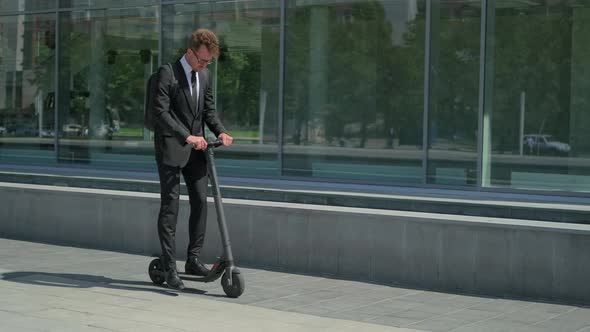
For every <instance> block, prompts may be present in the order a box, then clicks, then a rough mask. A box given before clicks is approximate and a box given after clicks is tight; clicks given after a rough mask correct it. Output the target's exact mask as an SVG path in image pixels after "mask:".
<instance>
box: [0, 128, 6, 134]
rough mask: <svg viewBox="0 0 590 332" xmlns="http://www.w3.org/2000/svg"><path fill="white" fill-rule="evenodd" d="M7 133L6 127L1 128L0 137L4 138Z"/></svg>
mask: <svg viewBox="0 0 590 332" xmlns="http://www.w3.org/2000/svg"><path fill="white" fill-rule="evenodd" d="M6 132H7V131H6V127H3V126H0V135H1V136H4V135H6Z"/></svg>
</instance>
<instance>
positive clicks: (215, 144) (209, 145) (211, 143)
mask: <svg viewBox="0 0 590 332" xmlns="http://www.w3.org/2000/svg"><path fill="white" fill-rule="evenodd" d="M222 145H223V142H222V141H221V140H218V139H216V140H214V141H207V149H212V148H217V147H220V146H222Z"/></svg>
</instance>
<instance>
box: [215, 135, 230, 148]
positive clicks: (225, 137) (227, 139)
mask: <svg viewBox="0 0 590 332" xmlns="http://www.w3.org/2000/svg"><path fill="white" fill-rule="evenodd" d="M217 138H218V139H219V140H220V141H221V142H222V143H223V145H224V146H229V145H231V144H232V143H233V141H234V138H233V137H231V136H229V135H228V134H226V133H221V134H219V136H217Z"/></svg>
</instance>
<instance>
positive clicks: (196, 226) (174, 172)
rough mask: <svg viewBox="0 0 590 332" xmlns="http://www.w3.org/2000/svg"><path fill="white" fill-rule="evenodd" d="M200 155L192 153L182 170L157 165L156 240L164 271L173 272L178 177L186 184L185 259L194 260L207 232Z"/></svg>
mask: <svg viewBox="0 0 590 332" xmlns="http://www.w3.org/2000/svg"><path fill="white" fill-rule="evenodd" d="M205 158H206V157H205V153H204V152H203V151H197V150H193V151H192V152H191V156H190V158H189V161H188V163H187V164H186V166H185V167H182V168H181V167H172V166H168V165H165V164H164V163H162V162H161V161H157V164H158V174H159V175H160V199H161V201H160V213H159V214H158V236H159V238H160V246H161V247H162V260H163V262H162V263H163V264H164V268H165V269H176V259H175V254H176V223H177V220H178V206H179V196H180V173H182V175H183V177H184V182H185V183H186V186H187V189H188V194H189V201H190V209H191V210H190V217H189V221H188V225H189V226H188V228H189V229H188V231H189V244H188V248H187V256H196V257H198V256H199V254H200V253H201V248H202V247H203V242H204V241H205V231H206V228H207V184H208V180H209V179H208V177H207V163H206V159H205Z"/></svg>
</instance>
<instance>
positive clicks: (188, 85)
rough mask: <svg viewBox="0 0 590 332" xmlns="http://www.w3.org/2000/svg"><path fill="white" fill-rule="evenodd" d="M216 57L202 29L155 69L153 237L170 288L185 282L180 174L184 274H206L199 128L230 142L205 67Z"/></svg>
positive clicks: (204, 190) (203, 167)
mask: <svg viewBox="0 0 590 332" xmlns="http://www.w3.org/2000/svg"><path fill="white" fill-rule="evenodd" d="M218 56H219V42H218V39H217V37H216V36H215V34H214V33H213V32H211V31H209V30H207V29H198V30H196V31H195V32H193V33H192V36H191V39H190V42H189V45H188V48H187V49H186V53H185V54H184V55H183V56H182V58H181V59H180V60H178V61H176V62H175V63H174V64H172V65H171V66H169V65H165V66H162V67H160V69H159V70H158V75H157V92H156V93H154V96H152V97H151V98H154V99H152V105H153V108H152V111H153V116H154V119H155V128H154V134H155V137H154V144H155V148H156V162H157V164H158V174H159V176H160V197H161V205H160V213H159V215H158V236H159V238H160V245H161V247H162V263H163V265H164V269H165V270H166V283H167V284H168V285H169V286H170V287H172V288H175V289H183V288H184V284H183V283H182V280H181V279H180V278H179V277H178V272H177V269H176V260H175V258H174V257H175V253H176V245H175V242H176V240H175V234H176V222H177V218H178V205H179V203H178V202H179V195H180V173H182V175H183V177H184V181H185V183H186V186H187V189H188V194H189V201H190V217H189V245H188V249H187V257H188V259H187V262H186V265H185V271H186V273H188V274H194V275H200V276H202V275H206V274H207V272H208V270H207V268H206V267H205V266H204V265H203V264H202V263H201V262H200V261H199V254H200V252H201V248H202V247H203V242H204V239H205V228H206V224H207V183H208V177H207V165H206V159H205V152H204V150H205V149H206V148H207V141H206V140H205V138H204V135H205V133H204V124H207V126H208V127H209V129H210V130H211V131H212V132H213V133H214V134H215V136H217V138H218V139H219V140H221V141H222V142H223V145H226V146H227V145H230V144H232V141H233V138H232V137H231V136H229V135H228V134H227V133H226V130H225V128H224V127H223V124H222V123H221V121H220V120H219V118H218V116H217V112H216V111H215V103H214V100H213V93H212V77H211V73H210V72H209V70H208V69H207V66H208V65H209V64H210V63H211V61H213V59H215V58H217V57H218Z"/></svg>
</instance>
